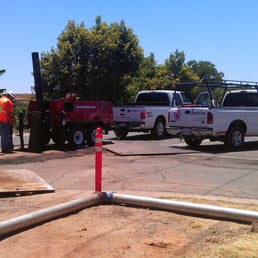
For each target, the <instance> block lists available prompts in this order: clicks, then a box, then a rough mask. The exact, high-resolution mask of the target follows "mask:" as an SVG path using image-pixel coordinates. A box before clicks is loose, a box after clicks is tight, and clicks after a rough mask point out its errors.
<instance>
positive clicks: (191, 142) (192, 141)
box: [184, 136, 202, 148]
mask: <svg viewBox="0 0 258 258" xmlns="http://www.w3.org/2000/svg"><path fill="white" fill-rule="evenodd" d="M184 140H185V143H186V144H187V145H188V146H190V147H192V148H197V147H199V146H200V144H201V143H202V139H198V138H195V137H191V136H185V137H184Z"/></svg>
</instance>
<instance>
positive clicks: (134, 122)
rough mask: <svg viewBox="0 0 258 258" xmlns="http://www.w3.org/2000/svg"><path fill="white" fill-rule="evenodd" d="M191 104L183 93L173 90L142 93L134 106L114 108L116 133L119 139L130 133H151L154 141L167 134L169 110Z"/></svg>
mask: <svg viewBox="0 0 258 258" xmlns="http://www.w3.org/2000/svg"><path fill="white" fill-rule="evenodd" d="M189 103H191V101H190V99H189V98H188V97H187V95H186V94H185V93H183V92H180V91H177V92H176V93H175V91H173V90H153V91H152V90H149V91H140V92H139V93H138V94H137V95H136V97H135V101H134V103H132V104H128V105H119V106H113V121H114V132H115V134H116V136H117V138H118V139H122V138H125V137H126V136H127V134H128V132H151V134H152V136H153V138H154V139H160V138H162V137H163V136H164V135H165V134H166V127H167V126H168V124H167V123H168V120H169V117H168V116H169V114H170V112H169V110H170V108H171V107H176V106H179V105H181V104H189Z"/></svg>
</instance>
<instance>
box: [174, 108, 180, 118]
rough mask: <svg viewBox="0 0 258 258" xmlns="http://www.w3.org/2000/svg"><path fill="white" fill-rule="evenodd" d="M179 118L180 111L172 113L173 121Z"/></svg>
mask: <svg viewBox="0 0 258 258" xmlns="http://www.w3.org/2000/svg"><path fill="white" fill-rule="evenodd" d="M180 116H181V112H180V109H177V110H176V111H175V112H174V117H175V119H179V118H180Z"/></svg>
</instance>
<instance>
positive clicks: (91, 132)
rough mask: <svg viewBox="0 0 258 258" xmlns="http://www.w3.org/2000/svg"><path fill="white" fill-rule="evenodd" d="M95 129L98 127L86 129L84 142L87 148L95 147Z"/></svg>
mask: <svg viewBox="0 0 258 258" xmlns="http://www.w3.org/2000/svg"><path fill="white" fill-rule="evenodd" d="M97 127H98V126H91V127H89V129H87V137H86V141H87V145H88V146H89V147H90V146H94V145H95V142H96V132H97Z"/></svg>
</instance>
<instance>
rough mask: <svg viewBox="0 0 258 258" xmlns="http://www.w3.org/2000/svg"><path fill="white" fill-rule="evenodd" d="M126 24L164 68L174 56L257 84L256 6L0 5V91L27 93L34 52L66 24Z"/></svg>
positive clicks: (194, 0)
mask: <svg viewBox="0 0 258 258" xmlns="http://www.w3.org/2000/svg"><path fill="white" fill-rule="evenodd" d="M97 16H101V19H102V21H103V22H106V23H108V24H110V23H112V22H120V21H121V20H124V22H125V25H126V27H129V28H131V29H132V30H133V33H134V34H135V35H136V36H137V37H138V39H139V45H140V47H141V48H143V50H144V55H145V56H149V55H150V53H154V56H155V59H156V61H157V63H159V64H163V63H164V61H165V60H166V59H167V58H169V55H170V54H171V53H174V52H175V51H176V50H177V49H178V50H179V51H183V52H184V54H185V58H186V62H187V61H189V60H196V61H209V62H211V63H213V64H214V65H215V67H216V69H217V70H218V71H219V72H223V73H224V75H225V77H224V79H227V80H244V81H258V1H257V0H73V1H71V0H62V1H61V0H51V1H50V0H44V1H43V0H22V1H21V0H9V1H6V0H0V24H1V31H0V35H1V37H0V70H2V69H5V70H6V72H5V73H4V74H3V75H2V76H0V89H7V90H12V91H14V92H16V93H31V87H32V86H33V85H34V77H33V76H32V72H33V67H32V56H31V53H32V52H38V53H39V55H40V54H41V53H42V52H47V51H50V50H51V48H52V47H54V48H55V47H56V45H57V38H58V36H59V35H60V34H61V33H62V31H63V30H64V29H65V26H66V25H67V23H68V21H69V20H73V21H75V22H76V23H77V24H80V23H81V22H84V24H85V27H86V28H88V29H91V28H92V27H93V26H94V24H95V19H96V17H97Z"/></svg>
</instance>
